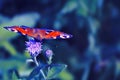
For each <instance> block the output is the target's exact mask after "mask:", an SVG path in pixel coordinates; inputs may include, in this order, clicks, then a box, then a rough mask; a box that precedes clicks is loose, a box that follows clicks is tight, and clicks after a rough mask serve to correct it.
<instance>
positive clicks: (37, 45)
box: [26, 40, 42, 57]
mask: <svg viewBox="0 0 120 80" xmlns="http://www.w3.org/2000/svg"><path fill="white" fill-rule="evenodd" d="M26 46H27V48H26V49H27V51H28V52H29V53H30V55H31V56H32V57H36V56H37V55H39V54H40V52H41V51H42V44H41V42H36V41H35V40H29V41H26Z"/></svg>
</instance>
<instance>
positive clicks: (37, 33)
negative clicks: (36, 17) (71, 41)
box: [4, 26, 72, 40]
mask: <svg viewBox="0 0 120 80" xmlns="http://www.w3.org/2000/svg"><path fill="white" fill-rule="evenodd" d="M4 28H5V29H7V30H9V31H12V32H18V33H21V34H22V35H27V36H30V37H33V38H35V39H37V40H42V39H58V38H60V39H67V38H71V37H72V35H70V34H66V33H63V32H60V31H55V30H50V29H39V28H29V27H26V26H11V27H4Z"/></svg>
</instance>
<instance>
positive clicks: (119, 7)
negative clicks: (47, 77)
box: [0, 0, 120, 80]
mask: <svg viewBox="0 0 120 80" xmlns="http://www.w3.org/2000/svg"><path fill="white" fill-rule="evenodd" d="M13 25H25V26H29V27H34V28H48V29H54V30H59V31H63V32H65V33H69V34H72V35H73V38H71V39H66V40H45V41H44V42H43V46H44V47H47V48H50V49H51V50H53V52H54V57H53V63H64V64H67V65H68V67H67V69H66V70H64V71H63V72H62V73H61V74H60V75H59V76H58V77H57V80H120V60H119V58H120V1H119V0H0V80H10V79H11V76H10V75H12V72H13V70H14V71H15V72H16V74H17V75H20V76H25V75H28V74H29V73H30V72H31V70H32V69H33V67H34V64H31V63H30V64H27V63H26V59H27V58H30V56H29V54H28V52H26V46H25V41H28V39H27V37H26V36H22V35H19V34H17V33H13V32H9V31H7V30H5V29H4V28H3V27H4V26H13ZM40 57H41V56H40ZM40 57H38V58H40ZM55 80H56V79H55Z"/></svg>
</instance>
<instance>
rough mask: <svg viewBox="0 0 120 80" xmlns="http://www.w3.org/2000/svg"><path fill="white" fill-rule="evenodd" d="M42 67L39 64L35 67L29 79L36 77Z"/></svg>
mask: <svg viewBox="0 0 120 80" xmlns="http://www.w3.org/2000/svg"><path fill="white" fill-rule="evenodd" d="M40 69H41V67H39V66H38V67H36V68H34V69H33V71H32V72H31V73H30V75H29V76H28V78H27V80H31V79H32V78H34V77H35V76H36V75H38V74H39V72H40Z"/></svg>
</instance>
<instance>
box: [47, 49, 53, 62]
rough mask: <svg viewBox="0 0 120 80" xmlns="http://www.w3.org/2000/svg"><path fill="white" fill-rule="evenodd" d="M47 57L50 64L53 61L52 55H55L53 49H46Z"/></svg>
mask: <svg viewBox="0 0 120 80" xmlns="http://www.w3.org/2000/svg"><path fill="white" fill-rule="evenodd" d="M46 57H47V58H48V64H51V63H52V57H53V51H52V50H49V49H48V50H46Z"/></svg>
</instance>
